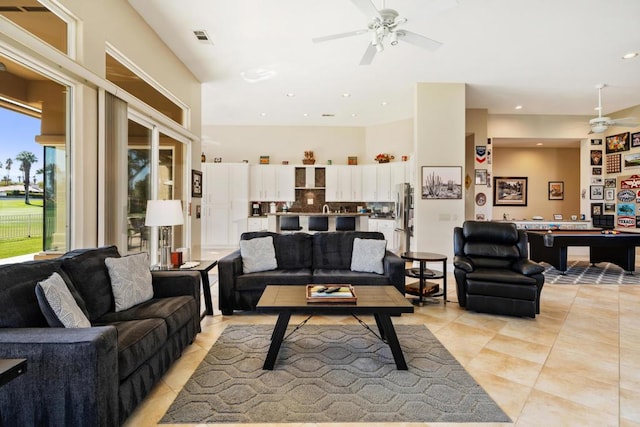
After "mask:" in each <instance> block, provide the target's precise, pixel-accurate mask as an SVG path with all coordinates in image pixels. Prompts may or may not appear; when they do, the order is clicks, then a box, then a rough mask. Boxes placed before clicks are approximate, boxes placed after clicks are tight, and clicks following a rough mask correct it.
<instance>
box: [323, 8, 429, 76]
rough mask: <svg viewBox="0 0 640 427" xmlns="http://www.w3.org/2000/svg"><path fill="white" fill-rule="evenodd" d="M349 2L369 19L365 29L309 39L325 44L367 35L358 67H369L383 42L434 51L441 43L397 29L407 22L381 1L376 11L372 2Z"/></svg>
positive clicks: (382, 47)
mask: <svg viewBox="0 0 640 427" xmlns="http://www.w3.org/2000/svg"><path fill="white" fill-rule="evenodd" d="M351 2H352V3H353V4H354V5H355V6H356V7H357V8H358V9H360V11H361V12H362V13H364V14H365V15H366V16H367V18H369V19H371V21H369V24H368V26H367V28H366V29H361V30H356V31H349V32H346V33H339V34H332V35H329V36H323V37H315V38H313V39H311V40H312V41H313V42H314V43H321V42H326V41H329V40H335V39H341V38H345V37H352V36H359V35H361V34H366V33H369V36H370V40H371V41H370V42H369V46H368V47H367V50H366V51H365V52H364V55H363V56H362V59H361V60H360V65H369V64H371V63H372V62H373V58H374V57H375V55H376V53H378V52H382V51H383V50H384V42H385V41H387V40H388V41H389V44H390V45H391V46H395V45H397V44H398V42H399V41H405V42H407V43H411V44H413V45H416V46H419V47H421V48H423V49H427V50H430V51H434V50H436V49H437V48H439V47H440V46H441V45H442V43H441V42H439V41H436V40H433V39H430V38H428V37H425V36H423V35H420V34H417V33H414V32H411V31H408V30H403V29H400V28H398V27H399V25H401V24H404V23H405V22H407V18H402V17H400V15H399V14H398V12H397V11H395V10H394V9H387V8H385V1H384V0H383V1H382V9H380V10H378V9H377V8H376V6H375V5H374V4H373V0H351Z"/></svg>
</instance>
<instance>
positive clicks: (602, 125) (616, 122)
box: [589, 83, 638, 133]
mask: <svg viewBox="0 0 640 427" xmlns="http://www.w3.org/2000/svg"><path fill="white" fill-rule="evenodd" d="M605 87H606V85H605V84H604V83H600V84H597V85H596V89H598V108H596V110H598V117H596V118H593V119H591V120H589V126H591V132H589V133H602V132H604V131H606V130H607V129H608V128H609V127H610V126H624V127H636V126H638V123H636V118H635V117H623V118H621V119H612V118H610V117H603V116H602V89H603V88H605Z"/></svg>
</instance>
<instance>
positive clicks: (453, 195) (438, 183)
mask: <svg viewBox="0 0 640 427" xmlns="http://www.w3.org/2000/svg"><path fill="white" fill-rule="evenodd" d="M422 198H423V199H462V166H422Z"/></svg>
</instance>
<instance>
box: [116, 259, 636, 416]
mask: <svg viewBox="0 0 640 427" xmlns="http://www.w3.org/2000/svg"><path fill="white" fill-rule="evenodd" d="M213 272H215V270H214V271H213ZM448 283H449V287H448V289H449V294H450V297H449V298H450V302H449V303H448V304H446V305H444V304H442V302H441V300H440V302H439V303H438V304H434V305H425V306H423V307H416V311H415V313H413V314H410V315H402V317H400V318H394V319H393V322H394V323H395V324H424V325H426V327H428V328H429V329H430V330H431V331H432V332H433V333H434V334H435V335H436V337H438V339H439V340H440V341H441V342H442V343H443V344H444V346H445V347H446V348H447V349H448V350H449V351H450V352H451V353H452V354H453V355H454V356H455V357H456V358H457V359H458V361H459V362H460V363H461V364H462V365H463V366H464V367H465V368H466V369H467V370H468V371H469V373H470V374H471V375H472V376H473V377H474V378H475V379H476V381H478V383H479V384H480V385H481V386H482V387H484V389H485V390H486V391H487V392H488V393H489V395H491V397H492V398H493V399H494V400H495V401H496V402H497V403H498V405H500V407H501V408H502V409H503V410H504V411H505V412H506V413H507V415H509V416H510V417H511V419H512V420H513V423H506V424H500V423H498V424H496V425H516V426H532V427H538V426H624V427H631V426H640V287H639V286H631V285H592V284H591V285H590V284H584V285H545V287H544V289H543V292H542V300H541V311H542V312H541V314H540V315H539V316H538V317H537V318H536V319H535V320H534V319H524V318H515V317H505V316H495V315H487V314H478V313H474V312H466V311H464V310H462V309H460V307H459V306H458V304H457V301H456V295H455V282H454V279H453V276H450V277H449V280H448ZM212 293H213V294H214V298H215V295H216V294H217V285H216V284H214V285H213V289H212ZM214 307H216V312H215V315H214V316H207V317H205V318H204V319H203V321H202V328H203V331H202V333H200V334H199V335H198V337H197V339H196V341H195V342H194V344H192V345H191V346H190V347H189V348H188V349H187V350H186V351H185V353H184V354H183V356H182V357H181V358H180V360H178V361H177V362H176V363H175V364H174V366H173V367H172V368H171V369H170V371H169V372H168V373H167V374H166V375H165V376H164V378H163V379H162V381H161V382H160V383H159V384H157V386H156V387H155V389H154V390H153V391H152V393H151V394H150V395H149V396H148V397H147V399H146V400H145V401H144V402H143V403H142V404H141V405H140V406H139V408H138V410H137V411H136V412H135V413H134V414H133V415H132V416H131V417H130V418H129V419H128V421H127V423H126V426H127V427H143V426H155V425H157V423H158V421H159V420H160V419H161V418H162V416H163V415H164V413H165V411H166V410H167V408H168V407H169V405H170V404H171V402H172V401H173V399H174V398H175V397H176V395H177V393H178V392H179V391H180V389H181V388H182V386H183V385H184V384H185V382H186V381H187V380H188V379H189V377H190V375H191V374H192V373H193V371H194V370H195V368H196V367H197V366H198V364H199V363H200V361H201V360H202V359H203V357H204V356H205V354H206V352H207V350H208V349H209V348H210V347H211V346H212V345H213V343H214V342H215V341H216V339H217V338H218V336H219V335H220V333H221V332H222V330H223V329H224V328H225V327H226V326H227V325H229V324H236V323H237V324H248V323H251V324H257V323H260V324H275V317H274V316H270V315H261V314H256V313H236V314H234V315H233V316H221V315H220V313H219V311H218V310H217V301H216V300H215V299H214ZM294 320H295V319H292V322H294ZM312 322H315V323H353V322H355V321H354V320H352V319H351V318H346V317H339V318H337V317H315V318H313V319H312ZM162 425H163V426H164V425H166V424H162ZM225 425H226V426H229V427H231V426H232V425H231V424H225ZM283 425H284V424H283ZM315 425H316V424H295V426H296V427H297V426H315ZM327 425H329V424H327ZM331 425H333V426H337V425H339V424H331ZM364 425H365V424H357V423H356V424H349V426H350V427H358V426H364ZM370 425H371V424H367V426H370ZM376 425H380V426H383V425H391V426H404V425H410V424H407V423H380V424H376ZM411 425H421V426H425V425H431V424H411ZM433 425H452V424H438V423H434V424H433ZM464 425H465V426H470V424H464ZM482 425H483V426H487V425H492V424H482ZM180 426H182V427H185V426H187V424H181V425H180ZM243 426H247V424H243ZM259 426H260V427H269V426H271V424H259ZM288 426H294V425H293V424H289V425H288Z"/></svg>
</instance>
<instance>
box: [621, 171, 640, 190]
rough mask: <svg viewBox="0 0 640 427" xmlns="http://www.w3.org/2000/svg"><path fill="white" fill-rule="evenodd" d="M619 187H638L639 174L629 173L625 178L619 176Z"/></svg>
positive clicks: (639, 184) (639, 181) (639, 182)
mask: <svg viewBox="0 0 640 427" xmlns="http://www.w3.org/2000/svg"><path fill="white" fill-rule="evenodd" d="M620 188H621V189H623V190H624V189H627V188H640V175H631V176H630V177H627V178H622V177H621V178H620Z"/></svg>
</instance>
